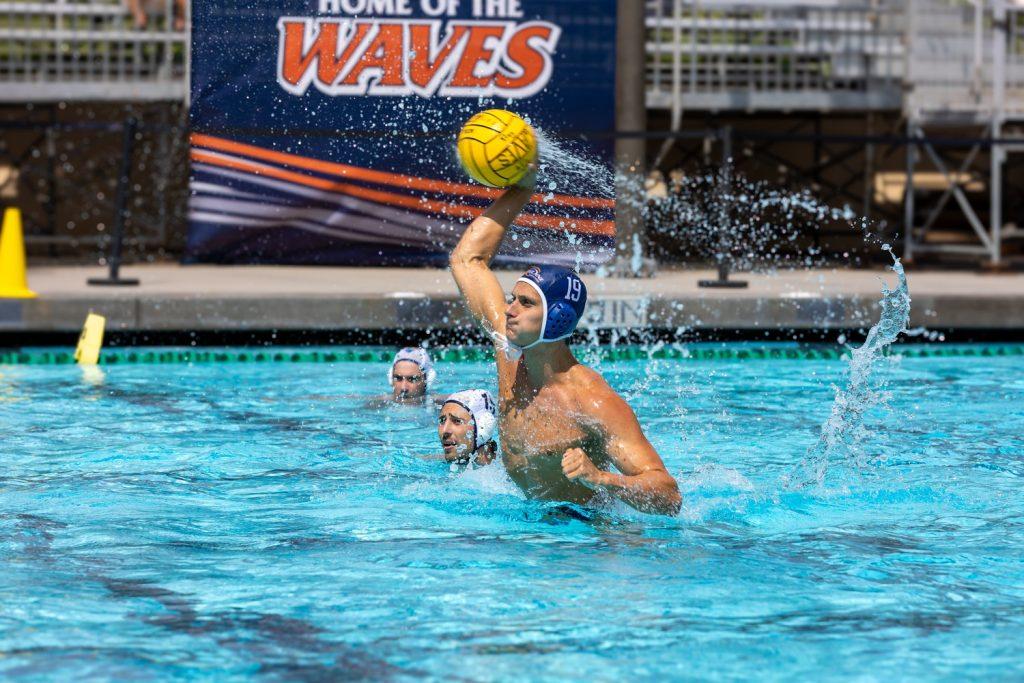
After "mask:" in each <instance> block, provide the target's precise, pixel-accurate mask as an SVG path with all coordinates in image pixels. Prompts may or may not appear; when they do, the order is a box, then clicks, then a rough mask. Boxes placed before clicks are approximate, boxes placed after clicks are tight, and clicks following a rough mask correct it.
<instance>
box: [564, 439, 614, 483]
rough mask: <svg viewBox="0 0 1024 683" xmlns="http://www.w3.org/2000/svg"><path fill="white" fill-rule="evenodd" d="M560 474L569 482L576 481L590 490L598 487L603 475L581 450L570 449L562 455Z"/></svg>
mask: <svg viewBox="0 0 1024 683" xmlns="http://www.w3.org/2000/svg"><path fill="white" fill-rule="evenodd" d="M562 472H564V473H565V476H566V478H567V479H569V480H570V481H578V482H580V483H581V484H583V485H585V486H588V487H590V488H596V487H597V486H600V485H601V477H602V476H603V475H604V472H602V471H601V470H599V469H597V465H595V464H594V461H593V460H591V459H590V456H588V455H587V454H586V453H585V452H584V451H583V449H582V448H570V449H569V450H567V451H566V452H565V453H564V454H563V455H562Z"/></svg>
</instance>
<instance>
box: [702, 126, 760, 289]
mask: <svg viewBox="0 0 1024 683" xmlns="http://www.w3.org/2000/svg"><path fill="white" fill-rule="evenodd" d="M718 137H719V139H720V140H721V141H722V173H721V191H720V192H719V193H718V196H719V197H720V198H721V199H720V200H719V201H720V202H721V210H720V211H719V217H718V253H717V254H715V258H716V259H717V260H718V279H717V280H700V281H699V282H698V283H697V286H698V287H732V288H735V289H740V288H743V287H746V286H747V284H748V283H747V282H746V281H744V280H730V279H729V267H730V266H731V265H732V237H731V236H730V235H729V230H731V229H732V225H731V224H732V220H731V212H730V209H731V208H732V207H731V206H730V202H731V201H732V126H726V127H724V128H722V129H720V130H719V131H718Z"/></svg>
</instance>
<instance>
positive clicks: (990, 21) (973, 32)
mask: <svg viewBox="0 0 1024 683" xmlns="http://www.w3.org/2000/svg"><path fill="white" fill-rule="evenodd" d="M1022 12H1024V7H1022V6H1021V5H1020V4H1011V3H1010V2H1007V0H998V1H993V0H972V1H971V2H965V1H962V0H908V8H907V14H908V31H907V46H908V47H907V57H906V81H907V86H908V87H907V97H906V101H905V105H904V111H905V113H906V114H907V115H908V116H909V117H910V118H912V119H918V120H920V119H929V118H935V117H945V118H955V119H964V118H965V117H966V118H971V117H973V118H975V119H978V120H987V119H989V118H991V117H993V116H1000V117H1003V116H1005V117H1009V118H1021V117H1024V15H1022ZM997 17H998V18H997Z"/></svg>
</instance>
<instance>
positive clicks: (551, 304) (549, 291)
mask: <svg viewBox="0 0 1024 683" xmlns="http://www.w3.org/2000/svg"><path fill="white" fill-rule="evenodd" d="M517 282H525V283H526V284H528V285H530V286H532V287H533V288H534V289H536V290H537V292H538V293H539V294H540V301H541V305H542V306H544V310H545V311H547V314H546V315H545V316H544V322H543V324H542V325H541V328H540V339H538V340H537V341H535V342H533V344H530V345H529V346H525V347H523V348H529V347H530V346H533V345H534V344H539V343H540V342H553V341H558V340H560V339H565V338H566V337H568V336H569V335H571V334H572V333H573V331H574V330H575V329H576V325H578V324H579V322H580V318H582V317H583V309H584V308H586V306H587V286H586V285H585V284H583V280H581V279H580V276H579V275H577V274H576V271H574V270H572V269H571V268H564V267H562V266H530V268H529V269H527V271H526V272H525V273H523V275H522V277H520V278H519V279H518V280H517Z"/></svg>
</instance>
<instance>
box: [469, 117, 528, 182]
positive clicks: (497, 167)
mask: <svg viewBox="0 0 1024 683" xmlns="http://www.w3.org/2000/svg"><path fill="white" fill-rule="evenodd" d="M458 150H459V160H460V161H461V162H462V167H463V168H464V169H466V173H468V174H469V175H470V177H472V178H473V180H476V181H478V182H481V183H483V184H484V185H488V186H490V187H510V186H512V185H515V184H516V183H518V182H519V181H520V180H522V179H523V176H525V175H526V173H527V171H529V170H530V164H531V163H533V162H534V161H536V159H537V136H536V135H534V133H533V128H531V127H530V124H528V123H527V122H526V121H524V120H523V119H522V118H521V117H519V116H517V115H515V114H513V113H512V112H510V111H505V110H504V109H488V110H487V111H482V112H480V113H479V114H476V115H474V116H473V118H471V119H470V120H469V121H466V125H464V126H463V127H462V130H461V131H460V132H459V139H458Z"/></svg>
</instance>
